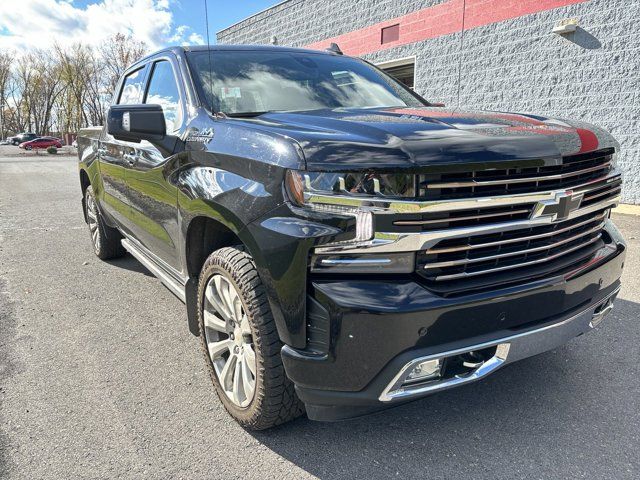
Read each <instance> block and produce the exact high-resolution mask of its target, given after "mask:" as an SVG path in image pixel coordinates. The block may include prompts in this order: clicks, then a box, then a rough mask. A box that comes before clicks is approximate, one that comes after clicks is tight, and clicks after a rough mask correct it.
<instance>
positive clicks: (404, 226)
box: [315, 149, 622, 295]
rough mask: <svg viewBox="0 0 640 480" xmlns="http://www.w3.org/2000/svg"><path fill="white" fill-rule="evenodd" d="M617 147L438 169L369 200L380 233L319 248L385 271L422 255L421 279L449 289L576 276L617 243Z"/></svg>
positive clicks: (452, 292)
mask: <svg viewBox="0 0 640 480" xmlns="http://www.w3.org/2000/svg"><path fill="white" fill-rule="evenodd" d="M612 154H613V149H608V150H602V151H599V152H592V153H589V154H581V155H574V156H570V157H565V158H564V159H562V162H560V164H549V161H542V160H541V161H540V162H537V161H535V160H534V161H530V162H529V163H528V164H524V165H528V166H521V167H518V168H506V169H491V168H487V166H488V165H490V163H487V164H485V165H484V170H468V171H462V170H461V167H460V166H455V165H454V166H449V167H448V168H450V169H451V170H449V171H446V172H444V171H443V168H445V167H438V168H440V172H439V173H437V174H435V173H429V174H427V173H421V174H420V175H419V185H420V188H419V189H418V191H419V196H416V198H413V199H391V198H375V199H369V200H367V203H366V204H365V203H364V202H363V203H362V205H366V206H367V207H368V208H372V211H373V218H374V228H375V231H374V238H373V239H371V240H369V241H366V242H362V243H359V244H357V245H351V246H349V245H346V246H344V247H342V246H337V245H334V246H330V247H318V248H316V249H315V253H316V254H319V255H331V256H332V257H331V258H332V259H333V258H334V257H335V258H340V259H342V260H340V261H342V262H345V263H349V262H353V263H354V264H356V262H363V261H365V260H364V259H370V260H367V261H372V262H373V261H375V262H376V265H378V270H375V271H374V270H370V272H371V273H376V272H379V273H381V274H384V273H385V267H384V265H386V264H390V263H393V262H392V261H393V260H394V258H395V256H403V255H404V256H405V257H407V258H409V257H410V256H413V258H415V268H414V271H415V272H416V273H417V274H418V275H417V277H418V278H421V279H422V282H423V283H424V284H425V286H427V288H429V289H431V290H432V291H434V292H437V293H441V294H442V295H455V294H463V293H464V294H466V293H470V292H474V291H481V290H484V289H488V288H497V287H500V286H506V285H514V284H517V283H523V282H530V281H535V280H536V279H541V278H550V277H552V276H558V275H571V274H572V273H571V272H573V271H576V269H580V268H582V267H583V266H588V265H592V264H596V263H597V262H599V261H600V260H601V259H602V258H604V257H606V256H607V255H609V254H611V252H612V251H615V250H616V249H615V247H614V244H613V240H612V239H611V238H610V237H609V235H608V233H607V230H606V229H605V224H606V219H607V218H608V215H609V212H610V209H611V208H612V207H614V206H615V205H617V203H618V202H619V200H620V192H621V188H622V179H621V176H620V173H619V171H617V170H616V169H615V166H614V165H613V164H612V162H613V159H612ZM551 163H553V162H551ZM502 165H503V166H504V165H505V164H502ZM507 165H508V164H507ZM532 165H533V166H532ZM454 169H455V171H454ZM416 183H418V182H416ZM347 201H348V202H349V205H352V204H353V202H354V200H353V199H352V198H348V199H345V202H347ZM607 252H609V253H607ZM354 255H355V257H354ZM368 255H370V256H368ZM352 257H353V258H352ZM354 259H355V260H354ZM332 261H335V260H332ZM390 273H392V272H390Z"/></svg>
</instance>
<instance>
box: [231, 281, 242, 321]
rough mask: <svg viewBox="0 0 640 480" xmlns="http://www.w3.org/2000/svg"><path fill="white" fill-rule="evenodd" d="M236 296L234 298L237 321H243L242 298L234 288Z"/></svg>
mask: <svg viewBox="0 0 640 480" xmlns="http://www.w3.org/2000/svg"><path fill="white" fill-rule="evenodd" d="M233 293H234V298H233V314H234V317H235V319H236V321H241V320H240V319H242V300H240V297H239V296H238V294H237V293H236V291H235V289H233Z"/></svg>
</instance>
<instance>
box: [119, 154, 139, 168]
mask: <svg viewBox="0 0 640 480" xmlns="http://www.w3.org/2000/svg"><path fill="white" fill-rule="evenodd" d="M122 156H123V157H124V159H125V160H126V161H127V163H128V164H129V165H135V164H136V162H137V161H138V160H139V157H138V155H135V154H131V153H125V154H123V155H122Z"/></svg>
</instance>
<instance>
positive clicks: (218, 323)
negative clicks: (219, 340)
mask: <svg viewBox="0 0 640 480" xmlns="http://www.w3.org/2000/svg"><path fill="white" fill-rule="evenodd" d="M203 314H204V326H205V327H207V328H210V329H212V330H215V331H216V332H222V333H225V332H226V331H227V328H226V326H227V324H226V322H225V321H224V320H223V319H222V318H220V317H218V316H217V315H216V314H215V313H212V312H210V311H209V310H204V311H203Z"/></svg>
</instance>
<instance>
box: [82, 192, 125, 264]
mask: <svg viewBox="0 0 640 480" xmlns="http://www.w3.org/2000/svg"><path fill="white" fill-rule="evenodd" d="M84 208H85V214H86V219H87V225H88V226H89V233H90V234H91V243H93V251H94V252H95V254H96V255H97V256H98V258H100V259H101V260H108V259H110V258H118V257H122V256H123V255H124V254H125V249H124V247H123V246H122V243H121V242H120V241H121V239H122V236H121V235H120V232H118V230H116V229H115V228H111V227H109V226H108V225H107V224H106V223H105V222H104V219H103V218H102V215H101V214H100V210H99V209H98V203H97V201H96V197H95V194H94V193H93V187H92V186H91V185H89V186H88V187H87V189H86V190H85V193H84Z"/></svg>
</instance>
